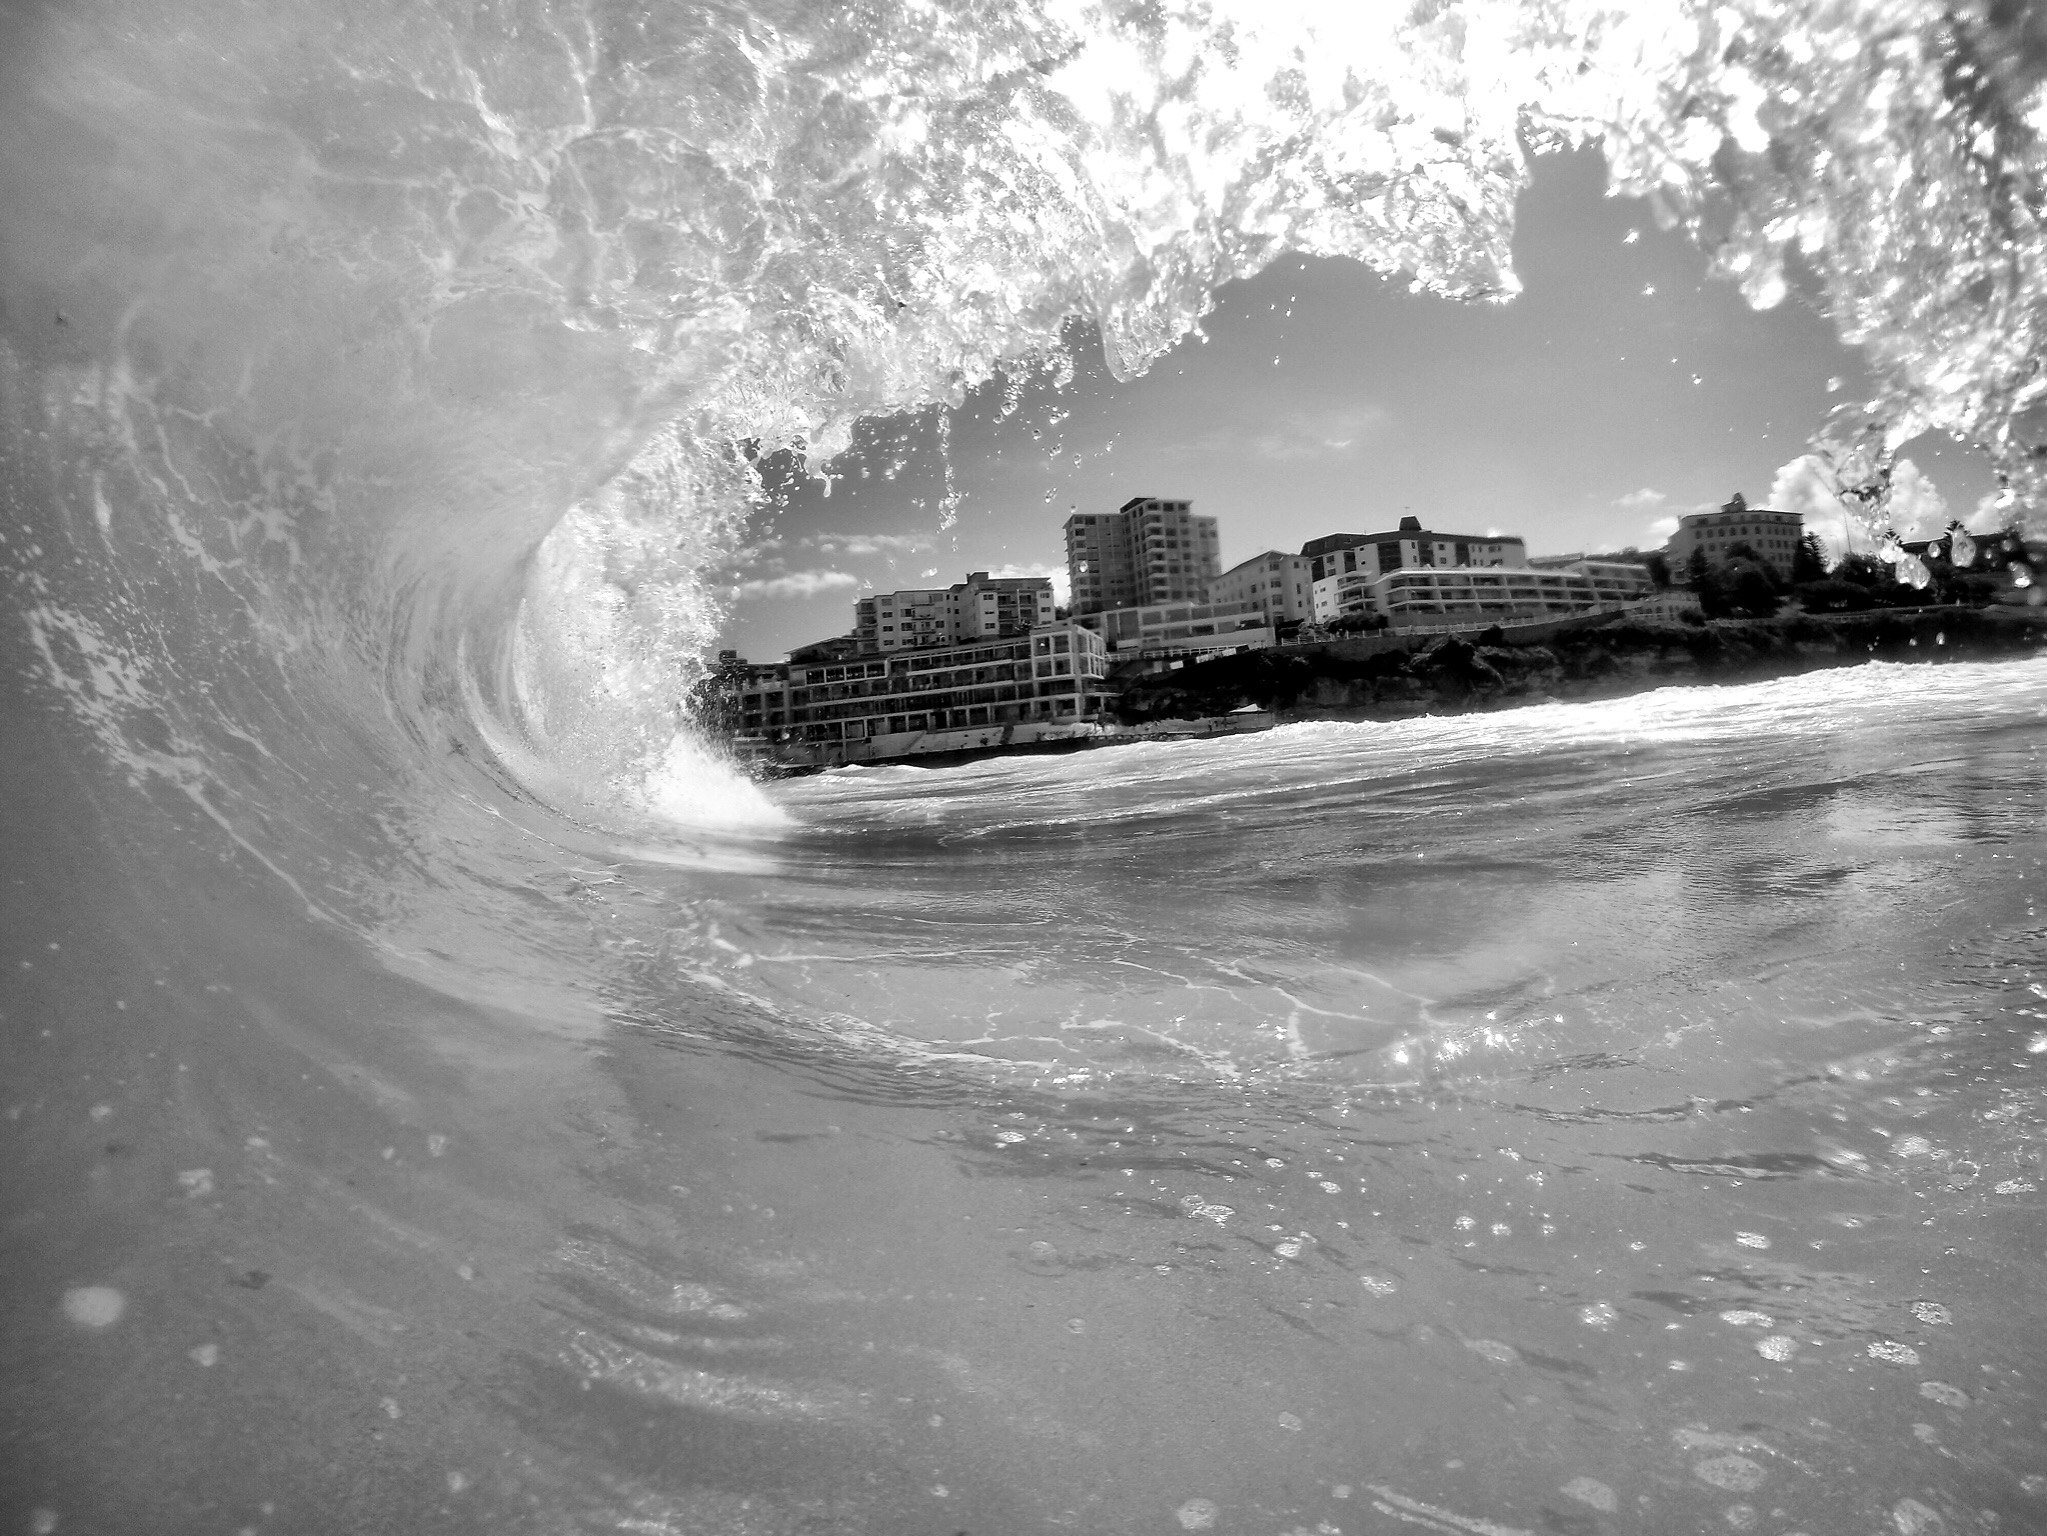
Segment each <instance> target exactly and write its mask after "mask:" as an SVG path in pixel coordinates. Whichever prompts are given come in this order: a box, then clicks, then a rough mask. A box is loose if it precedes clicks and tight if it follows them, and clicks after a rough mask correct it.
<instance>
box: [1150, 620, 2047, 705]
mask: <svg viewBox="0 0 2047 1536" xmlns="http://www.w3.org/2000/svg"><path fill="white" fill-rule="evenodd" d="M1489 642H1490V643H1489ZM1345 646H1346V642H1343V641H1331V642H1326V643H1323V644H1321V645H1317V646H1313V647H1287V648H1285V649H1280V648H1272V649H1268V650H1263V651H1253V652H1248V653H1244V654H1241V655H1237V656H1229V657H1222V658H1218V659H1216V660H1214V661H1206V662H1190V663H1188V664H1187V666H1185V667H1184V668H1182V669H1180V670H1179V671H1176V672H1172V673H1167V674H1154V675H1153V676H1151V677H1148V678H1141V679H1137V680H1135V681H1134V682H1133V684H1132V686H1131V687H1130V689H1129V691H1128V692H1126V694H1125V695H1124V698H1123V701H1122V708H1121V709H1120V710H1119V718H1120V719H1121V720H1122V721H1123V722H1124V723H1125V724H1141V723H1143V722H1145V721H1150V720H1173V719H1182V720H1186V719H1206V718H1212V717H1215V716H1218V715H1226V714H1227V713H1229V711H1231V710H1233V709H1238V708H1241V707H1243V706H1244V705H1246V704H1251V705H1256V706H1258V707H1259V708H1262V709H1267V710H1270V711H1271V712H1272V715H1273V719H1274V723H1275V724H1279V725H1288V724H1295V723H1299V722H1302V721H1311V720H1381V721H1387V722H1391V721H1397V720H1411V719H1415V718H1418V717H1420V716H1423V715H1446V714H1473V713H1484V712H1489V711H1492V710H1500V709H1514V708H1519V707H1521V706H1523V705H1528V704H1554V703H1579V702H1586V701H1596V700H1602V699H1611V698H1625V697H1627V696H1628V695H1630V694H1636V693H1645V692H1649V691H1651V690H1653V689H1657V688H1664V687H1671V686H1679V687H1684V686H1705V685H1714V684H1726V683H1749V682H1766V681H1769V680H1771V679H1773V678H1778V677H1791V676H1797V675H1800V674H1803V673H1807V672H1817V671H1826V670H1830V669H1832V668H1836V667H1852V666H1860V665H1862V664H1863V663H1865V662H1871V661H1890V662H1914V663H1919V664H1924V665H1941V664H1943V663H1946V662H1953V661H1999V660H2012V659H2018V658H2023V657H2026V656H2038V655H2042V654H2047V608H2016V607H1994V608H1920V609H1910V610H1896V609H1892V610H1875V611H1869V612H1863V613H1854V614H1807V613H1796V614H1786V615H1782V616H1779V617H1774V618H1769V619H1717V620H1714V621H1712V622H1710V623H1708V624H1704V625H1688V624H1683V623H1664V622H1654V623H1645V622H1641V621H1636V620H1629V619H1628V618H1627V617H1626V616H1625V615H1617V616H1616V617H1615V619H1614V620H1613V621H1612V622H1609V623H1606V624H1602V625H1599V626H1597V627H1592V628H1584V629H1576V630H1572V631H1568V632H1565V633H1560V634H1553V635H1550V636H1546V637H1545V638H1543V639H1541V640H1538V641H1531V642H1526V643H1523V644H1519V645H1517V644H1514V643H1513V642H1512V641H1511V640H1510V639H1505V638H1504V637H1501V636H1500V634H1499V632H1497V631H1493V632H1484V631H1482V632H1479V633H1478V634H1476V635H1470V636H1466V635H1437V636H1431V637H1428V638H1427V639H1425V640H1424V639H1422V638H1421V637H1416V643H1415V644H1414V645H1413V646H1412V647H1407V648H1399V649H1389V648H1386V647H1385V646H1384V644H1383V641H1382V642H1380V644H1379V645H1378V646H1376V647H1374V648H1373V649H1372V650H1371V651H1369V652H1367V653H1365V654H1358V652H1359V651H1360V650H1363V648H1362V647H1356V646H1355V645H1354V644H1353V648H1352V651H1351V653H1350V654H1346V653H1345Z"/></svg>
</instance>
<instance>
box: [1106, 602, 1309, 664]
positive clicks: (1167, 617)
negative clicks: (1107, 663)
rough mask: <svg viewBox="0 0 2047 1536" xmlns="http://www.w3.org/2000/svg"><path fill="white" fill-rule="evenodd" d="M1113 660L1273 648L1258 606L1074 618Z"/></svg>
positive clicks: (1268, 619)
mask: <svg viewBox="0 0 2047 1536" xmlns="http://www.w3.org/2000/svg"><path fill="white" fill-rule="evenodd" d="M1073 622H1074V623H1076V624H1083V625H1086V626H1087V627H1088V628H1089V629H1091V630H1093V631H1094V632H1095V633H1096V634H1098V635H1100V636H1101V637H1102V639H1103V640H1104V642H1106V644H1107V645H1108V648H1109V650H1110V651H1111V652H1112V653H1114V654H1118V655H1129V654H1132V653H1142V652H1151V653H1155V654H1156V653H1163V652H1171V651H1217V650H1229V649H1235V648H1238V647H1242V646H1264V645H1270V644H1272V642H1273V629H1272V616H1271V612H1270V609H1269V607H1268V606H1265V605H1263V604H1262V603H1261V602H1260V601H1245V602H1235V603H1171V604H1164V605H1161V606H1159V607H1156V608H1112V609H1109V610H1108V611H1106V612H1103V613H1083V614H1076V615H1074V619H1073Z"/></svg>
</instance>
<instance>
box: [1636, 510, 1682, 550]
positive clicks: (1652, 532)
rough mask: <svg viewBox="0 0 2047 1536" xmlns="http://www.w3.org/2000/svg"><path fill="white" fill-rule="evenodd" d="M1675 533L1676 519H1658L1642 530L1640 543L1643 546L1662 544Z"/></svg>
mask: <svg viewBox="0 0 2047 1536" xmlns="http://www.w3.org/2000/svg"><path fill="white" fill-rule="evenodd" d="M1676 532H1677V519H1676V518H1674V517H1659V518H1657V519H1656V521H1655V522H1653V523H1650V524H1649V525H1648V526H1647V527H1645V528H1644V529H1643V530H1642V542H1643V543H1644V544H1662V543H1664V542H1665V541H1666V540H1668V539H1669V538H1670V536H1671V535H1672V534H1673V533H1676ZM1636 547H1637V548H1640V547H1641V546H1640V545H1638V546H1636Z"/></svg>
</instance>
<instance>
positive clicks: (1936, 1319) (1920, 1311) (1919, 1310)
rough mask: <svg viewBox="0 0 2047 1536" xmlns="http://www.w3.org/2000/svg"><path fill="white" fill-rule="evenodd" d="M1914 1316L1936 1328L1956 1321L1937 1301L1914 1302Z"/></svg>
mask: <svg viewBox="0 0 2047 1536" xmlns="http://www.w3.org/2000/svg"><path fill="white" fill-rule="evenodd" d="M1912 1315H1913V1316H1914V1317H1916V1318H1918V1319H1919V1321H1920V1322H1922V1323H1928V1324H1931V1325H1933V1326H1935V1327H1938V1326H1939V1325H1941V1324H1943V1323H1952V1322H1953V1321H1954V1316H1953V1314H1951V1313H1950V1312H1949V1311H1948V1309H1947V1308H1946V1307H1944V1306H1942V1305H1941V1304H1940V1303H1939V1302H1937V1301H1915V1302H1913V1303H1912Z"/></svg>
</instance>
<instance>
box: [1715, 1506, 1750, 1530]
mask: <svg viewBox="0 0 2047 1536" xmlns="http://www.w3.org/2000/svg"><path fill="white" fill-rule="evenodd" d="M1720 1518H1721V1519H1722V1520H1725V1521H1726V1522H1727V1523H1728V1524H1729V1525H1731V1526H1733V1527H1734V1528H1735V1529H1736V1530H1737V1531H1752V1530H1754V1529H1755V1528H1756V1520H1757V1518H1758V1516H1757V1514H1756V1507H1755V1505H1753V1504H1730V1505H1728V1506H1727V1508H1725V1509H1723V1510H1722V1511H1721V1512H1720Z"/></svg>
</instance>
